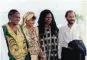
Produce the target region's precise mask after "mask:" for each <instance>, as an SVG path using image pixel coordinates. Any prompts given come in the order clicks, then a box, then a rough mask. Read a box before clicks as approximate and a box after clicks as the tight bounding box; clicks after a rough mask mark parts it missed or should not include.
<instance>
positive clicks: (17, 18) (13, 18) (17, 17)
mask: <svg viewBox="0 0 87 60" xmlns="http://www.w3.org/2000/svg"><path fill="white" fill-rule="evenodd" d="M9 20H10V23H12V24H14V25H18V24H19V21H20V14H19V13H15V14H13V15H12V16H9Z"/></svg>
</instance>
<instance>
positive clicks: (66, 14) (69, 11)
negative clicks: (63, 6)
mask: <svg viewBox="0 0 87 60" xmlns="http://www.w3.org/2000/svg"><path fill="white" fill-rule="evenodd" d="M71 12H73V13H74V14H75V16H76V13H75V12H74V11H73V10H68V11H67V12H66V13H65V17H67V16H68V13H71Z"/></svg>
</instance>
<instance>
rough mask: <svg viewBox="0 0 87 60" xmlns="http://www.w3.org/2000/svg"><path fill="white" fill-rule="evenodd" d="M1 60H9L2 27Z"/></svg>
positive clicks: (0, 34)
mask: <svg viewBox="0 0 87 60" xmlns="http://www.w3.org/2000/svg"><path fill="white" fill-rule="evenodd" d="M0 60H9V57H8V48H7V45H6V40H5V38H4V33H3V29H2V27H0Z"/></svg>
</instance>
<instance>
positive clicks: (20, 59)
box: [2, 24, 30, 60]
mask: <svg viewBox="0 0 87 60" xmlns="http://www.w3.org/2000/svg"><path fill="white" fill-rule="evenodd" d="M2 27H3V31H4V35H5V39H6V42H7V46H8V56H9V58H10V59H9V60H30V59H29V53H28V50H27V44H26V38H25V36H24V34H23V32H22V30H21V28H20V26H19V25H18V26H17V28H18V29H17V31H16V34H15V33H14V31H13V30H12V29H11V28H10V27H9V25H8V24H6V25H4V26H2Z"/></svg>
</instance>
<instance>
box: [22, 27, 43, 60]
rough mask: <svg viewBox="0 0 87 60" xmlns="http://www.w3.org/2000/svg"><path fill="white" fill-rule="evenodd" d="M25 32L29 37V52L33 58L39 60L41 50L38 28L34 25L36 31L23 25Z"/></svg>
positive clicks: (32, 59)
mask: <svg viewBox="0 0 87 60" xmlns="http://www.w3.org/2000/svg"><path fill="white" fill-rule="evenodd" d="M23 31H24V34H25V36H26V38H27V42H28V44H29V52H30V54H31V60H38V55H39V54H40V53H42V52H41V49H40V44H39V40H38V29H37V28H35V27H34V31H33V32H32V31H30V29H28V28H26V27H23Z"/></svg>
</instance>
